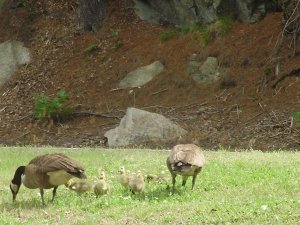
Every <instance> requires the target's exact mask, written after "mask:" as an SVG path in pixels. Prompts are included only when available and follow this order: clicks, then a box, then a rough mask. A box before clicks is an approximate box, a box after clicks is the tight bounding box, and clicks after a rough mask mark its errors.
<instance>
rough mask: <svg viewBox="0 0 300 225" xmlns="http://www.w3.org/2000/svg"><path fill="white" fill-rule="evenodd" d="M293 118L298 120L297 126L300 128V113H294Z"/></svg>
mask: <svg viewBox="0 0 300 225" xmlns="http://www.w3.org/2000/svg"><path fill="white" fill-rule="evenodd" d="M292 116H293V118H294V119H295V120H296V122H297V126H298V127H300V112H294V113H293V115H292Z"/></svg>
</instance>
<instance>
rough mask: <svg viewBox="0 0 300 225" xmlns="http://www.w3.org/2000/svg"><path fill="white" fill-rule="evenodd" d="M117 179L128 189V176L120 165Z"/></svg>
mask: <svg viewBox="0 0 300 225" xmlns="http://www.w3.org/2000/svg"><path fill="white" fill-rule="evenodd" d="M118 173H119V174H118V176H117V180H118V181H119V183H120V184H121V185H122V186H123V187H124V188H125V189H128V184H129V176H128V175H127V174H126V170H125V167H124V166H121V168H120V170H119V171H118Z"/></svg>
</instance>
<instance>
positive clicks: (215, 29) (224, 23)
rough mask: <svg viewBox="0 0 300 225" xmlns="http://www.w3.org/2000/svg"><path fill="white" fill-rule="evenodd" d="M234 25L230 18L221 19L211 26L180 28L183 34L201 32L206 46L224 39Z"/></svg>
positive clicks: (196, 25)
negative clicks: (213, 41)
mask: <svg viewBox="0 0 300 225" xmlns="http://www.w3.org/2000/svg"><path fill="white" fill-rule="evenodd" d="M232 25H233V20H232V19H231V18H230V17H219V18H218V19H217V20H216V21H215V22H213V23H211V24H199V23H190V24H185V25H183V26H181V27H180V31H181V33H183V34H187V33H190V32H199V34H200V36H201V39H202V41H203V43H204V44H208V43H209V42H211V41H212V40H215V39H217V38H219V37H222V36H224V35H226V34H228V33H229V31H230V30H231V28H232Z"/></svg>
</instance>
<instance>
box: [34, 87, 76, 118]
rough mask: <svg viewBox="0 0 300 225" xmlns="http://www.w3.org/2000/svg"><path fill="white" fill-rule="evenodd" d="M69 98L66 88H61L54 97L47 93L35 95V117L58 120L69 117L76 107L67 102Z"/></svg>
mask: <svg viewBox="0 0 300 225" xmlns="http://www.w3.org/2000/svg"><path fill="white" fill-rule="evenodd" d="M68 99H69V95H68V94H67V93H66V92H65V91H64V90H60V91H59V92H58V93H57V94H56V97H55V98H53V99H50V98H49V97H48V96H47V95H45V94H39V95H37V96H36V97H35V107H34V117H35V118H37V119H54V120H56V121H64V120H66V119H68V118H69V117H70V116H71V114H72V113H73V111H74V107H72V106H68V105H66V104H65V102H66V101H67V100H68Z"/></svg>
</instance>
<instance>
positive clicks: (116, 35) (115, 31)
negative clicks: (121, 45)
mask: <svg viewBox="0 0 300 225" xmlns="http://www.w3.org/2000/svg"><path fill="white" fill-rule="evenodd" d="M110 35H111V36H112V37H118V36H119V30H118V29H111V30H110Z"/></svg>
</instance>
